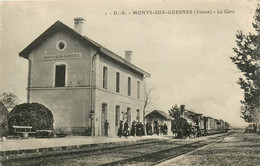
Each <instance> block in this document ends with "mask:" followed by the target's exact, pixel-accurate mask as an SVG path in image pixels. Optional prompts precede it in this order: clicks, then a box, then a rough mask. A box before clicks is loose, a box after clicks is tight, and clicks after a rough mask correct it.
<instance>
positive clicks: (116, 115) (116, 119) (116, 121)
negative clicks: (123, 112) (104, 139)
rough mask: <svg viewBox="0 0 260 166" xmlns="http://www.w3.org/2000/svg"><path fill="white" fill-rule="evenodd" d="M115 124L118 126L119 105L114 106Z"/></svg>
mask: <svg viewBox="0 0 260 166" xmlns="http://www.w3.org/2000/svg"><path fill="white" fill-rule="evenodd" d="M115 111H116V112H115V126H119V121H120V106H118V105H117V106H116V110H115Z"/></svg>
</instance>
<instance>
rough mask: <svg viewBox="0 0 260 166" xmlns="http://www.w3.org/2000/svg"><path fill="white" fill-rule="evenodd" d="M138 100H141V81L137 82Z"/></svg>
mask: <svg viewBox="0 0 260 166" xmlns="http://www.w3.org/2000/svg"><path fill="white" fill-rule="evenodd" d="M137 98H138V99H140V81H137Z"/></svg>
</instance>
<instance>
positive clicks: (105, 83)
mask: <svg viewBox="0 0 260 166" xmlns="http://www.w3.org/2000/svg"><path fill="white" fill-rule="evenodd" d="M103 88H104V89H107V67H105V66H104V67H103Z"/></svg>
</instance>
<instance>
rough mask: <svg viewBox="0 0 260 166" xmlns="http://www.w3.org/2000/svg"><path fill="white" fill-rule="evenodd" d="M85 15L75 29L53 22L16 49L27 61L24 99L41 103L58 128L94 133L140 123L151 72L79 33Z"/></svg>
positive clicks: (75, 22)
mask: <svg viewBox="0 0 260 166" xmlns="http://www.w3.org/2000/svg"><path fill="white" fill-rule="evenodd" d="M83 21H84V19H82V18H75V19H74V29H72V28H70V27H68V26H67V25H65V24H63V23H62V22H60V21H57V22H55V23H54V24H53V25H52V26H51V27H49V28H48V29H47V30H46V31H45V32H43V33H42V34H41V35H40V36H39V37H37V38H36V39H35V40H34V41H32V43H31V44H29V45H28V46H27V47H26V48H25V49H24V50H22V51H21V52H20V53H19V56H20V57H23V58H25V59H27V60H28V62H29V63H28V64H29V67H28V86H27V102H29V103H32V102H37V103H41V104H43V105H44V106H46V107H47V108H49V109H50V110H51V111H52V113H53V116H54V129H55V131H56V132H65V133H72V134H82V133H84V132H86V131H90V133H91V135H93V136H103V135H104V132H105V131H104V125H105V121H106V120H107V121H108V122H109V125H110V129H109V136H114V135H116V134H117V130H118V127H119V123H120V121H121V120H122V121H126V120H127V121H128V123H129V125H130V124H131V122H132V121H139V122H143V105H144V84H145V78H147V77H150V74H149V73H148V72H146V71H144V70H142V69H141V68H139V67H137V66H135V65H134V64H132V63H131V54H132V52H131V51H125V56H126V58H122V57H121V56H119V55H117V54H115V53H113V52H112V51H110V50H109V49H107V48H105V47H103V46H101V45H100V44H98V43H97V42H95V41H93V40H91V39H89V38H88V37H86V36H83V35H82V34H81V33H82V25H83Z"/></svg>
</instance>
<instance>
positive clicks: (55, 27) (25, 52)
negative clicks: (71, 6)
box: [19, 21, 151, 77]
mask: <svg viewBox="0 0 260 166" xmlns="http://www.w3.org/2000/svg"><path fill="white" fill-rule="evenodd" d="M58 31H59V32H60V31H64V32H67V33H69V34H70V35H72V36H74V37H76V38H77V39H78V40H80V41H82V42H83V43H86V44H90V45H91V46H93V47H94V48H96V49H97V50H98V51H99V53H101V54H102V55H105V56H107V57H109V58H112V59H113V60H115V61H116V62H119V63H120V64H121V65H124V66H126V67H128V68H130V69H132V70H134V71H136V72H138V73H141V74H142V75H144V76H146V77H150V76H151V75H150V74H149V73H148V72H146V71H144V70H142V69H140V68H139V67H137V66H135V65H133V64H132V63H130V62H128V61H127V60H125V59H124V58H122V57H120V56H119V55H117V54H115V53H113V52H112V51H110V50H109V49H107V48H105V47H103V46H102V45H100V44H98V43H97V42H95V41H93V40H92V39H90V38H88V37H85V36H82V35H81V34H79V33H77V32H76V31H75V30H73V29H71V28H70V27H68V26H67V25H65V24H63V23H62V22H60V21H56V22H55V23H54V24H53V25H52V26H50V27H49V28H48V29H47V30H46V31H45V32H43V33H42V34H41V35H40V36H39V37H37V38H36V39H35V40H34V41H33V42H32V43H30V44H29V45H28V46H27V47H26V48H25V49H23V50H22V51H21V52H20V53H19V56H20V57H23V58H26V59H28V56H29V54H30V53H31V51H33V50H34V49H35V48H36V47H38V46H39V45H40V44H41V43H42V42H43V41H45V40H47V39H48V38H49V36H51V35H53V34H54V33H56V32H58Z"/></svg>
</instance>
